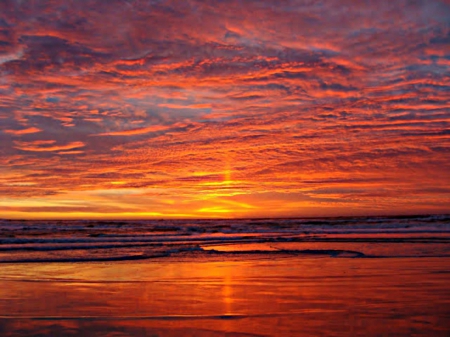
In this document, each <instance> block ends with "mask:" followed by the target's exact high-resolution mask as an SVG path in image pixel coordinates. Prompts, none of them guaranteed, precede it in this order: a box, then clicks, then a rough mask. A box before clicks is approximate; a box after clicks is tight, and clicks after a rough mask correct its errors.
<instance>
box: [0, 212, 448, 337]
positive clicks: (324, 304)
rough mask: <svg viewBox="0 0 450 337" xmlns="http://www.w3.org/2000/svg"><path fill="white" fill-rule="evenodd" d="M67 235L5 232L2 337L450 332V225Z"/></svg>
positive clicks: (131, 227)
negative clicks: (449, 227)
mask: <svg viewBox="0 0 450 337" xmlns="http://www.w3.org/2000/svg"><path fill="white" fill-rule="evenodd" d="M212 223H214V224H215V227H214V226H213V225H212ZM374 223H376V224H377V225H374ZM405 224H407V225H405ZM55 225H56V224H55V223H51V222H33V223H31V224H30V223H28V224H27V226H23V223H20V222H3V223H2V226H1V233H2V235H3V237H2V239H1V240H2V241H1V243H2V244H1V246H0V248H1V252H0V253H1V254H0V258H1V262H2V263H1V264H0V334H1V335H2V336H411V335H415V336H448V334H449V332H450V325H449V323H448V322H450V287H449V285H448V284H449V280H450V272H449V268H448V267H449V266H450V254H449V252H450V245H449V242H448V239H449V237H448V234H449V233H448V226H449V225H448V219H447V217H445V216H444V217H419V218H405V219H399V218H389V219H387V218H383V219H372V218H370V219H360V218H352V219H350V218H347V219H328V220H324V219H321V220H317V219H316V220H314V221H313V220H309V219H306V220H305V219H300V220H298V219H297V220H276V221H270V222H269V221H267V220H257V221H251V223H250V220H234V221H233V220H227V221H211V222H208V223H205V222H202V221H197V222H195V223H193V222H192V221H189V222H187V221H184V222H183V221H178V222H171V223H167V222H158V221H147V222H141V223H137V222H125V223H117V222H113V223H105V222H97V223H95V224H94V223H92V222H88V223H86V222H80V221H77V222H66V223H63V224H59V225H58V226H59V227H58V228H59V230H58V231H56V230H55ZM100 232H101V233H100ZM12 233H15V234H14V235H12ZM187 233H188V234H187ZM189 233H190V234H189ZM155 240H156V241H155Z"/></svg>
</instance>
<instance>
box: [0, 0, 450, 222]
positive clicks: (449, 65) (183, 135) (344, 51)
mask: <svg viewBox="0 0 450 337" xmlns="http://www.w3.org/2000/svg"><path fill="white" fill-rule="evenodd" d="M449 97H450V4H449V3H448V1H444V0H442V1H438V0H433V1H429V0H423V1H420V0H419V1H407V0H404V1H403V0H394V1H392V0H390V1H365V2H361V1H350V0H341V1H306V0H305V1H287V0H286V1H284V0H281V1H280V0H277V1H275V0H258V1H256V0H255V1H253V0H246V1H238V0H236V1H234V0H230V1H220V0H207V1H204V0H202V1H200V0H184V1H175V0H173V1H170V0H167V1H164V0H148V1H143V0H136V1H133V0H113V1H99V0H95V1H94V0H86V1H83V2H79V1H75V0H74V1H66V0H64V1H63V0H55V1H33V2H27V1H20V0H15V1H13V0H6V1H2V2H1V3H0V144H1V146H0V170H1V172H2V173H1V176H0V214H2V215H3V216H4V217H61V218H64V217H153V216H157V217H169V216H176V217H188V216H192V217H212V216H225V217H229V216H235V217H241V216H253V217H258V216H262V217H264V216H321V215H348V214H382V213H424V212H427V213H429V212H430V213H431V212H448V205H449V204H450V160H449V158H450V155H449V148H450V141H449V140H450V131H449V130H450V128H449V122H450V100H449Z"/></svg>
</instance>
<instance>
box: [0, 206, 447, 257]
mask: <svg viewBox="0 0 450 337" xmlns="http://www.w3.org/2000/svg"><path fill="white" fill-rule="evenodd" d="M449 243H450V215H426V216H396V217H395V216H394V217H338V218H314V219H312V218H307V219H306V218H305V219H240V220H141V221H139V220H132V221H109V220H108V221H97V220H95V221H94V220H72V221H69V220H68V221H42V220H36V221H24V220H1V221H0V263H11V262H15V263H18V262H27V263H33V262H89V261H124V260H145V259H148V260H150V259H171V260H173V259H175V260H176V259H180V260H185V259H200V260H201V259H208V260H209V259H219V260H227V259H236V258H239V257H242V256H246V257H252V256H253V257H268V256H275V255H276V256H282V255H290V256H292V255H296V256H299V257H301V256H307V257H312V256H313V257H317V258H320V257H337V258H339V257H343V258H392V257H396V258H397V257H450V245H449Z"/></svg>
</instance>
